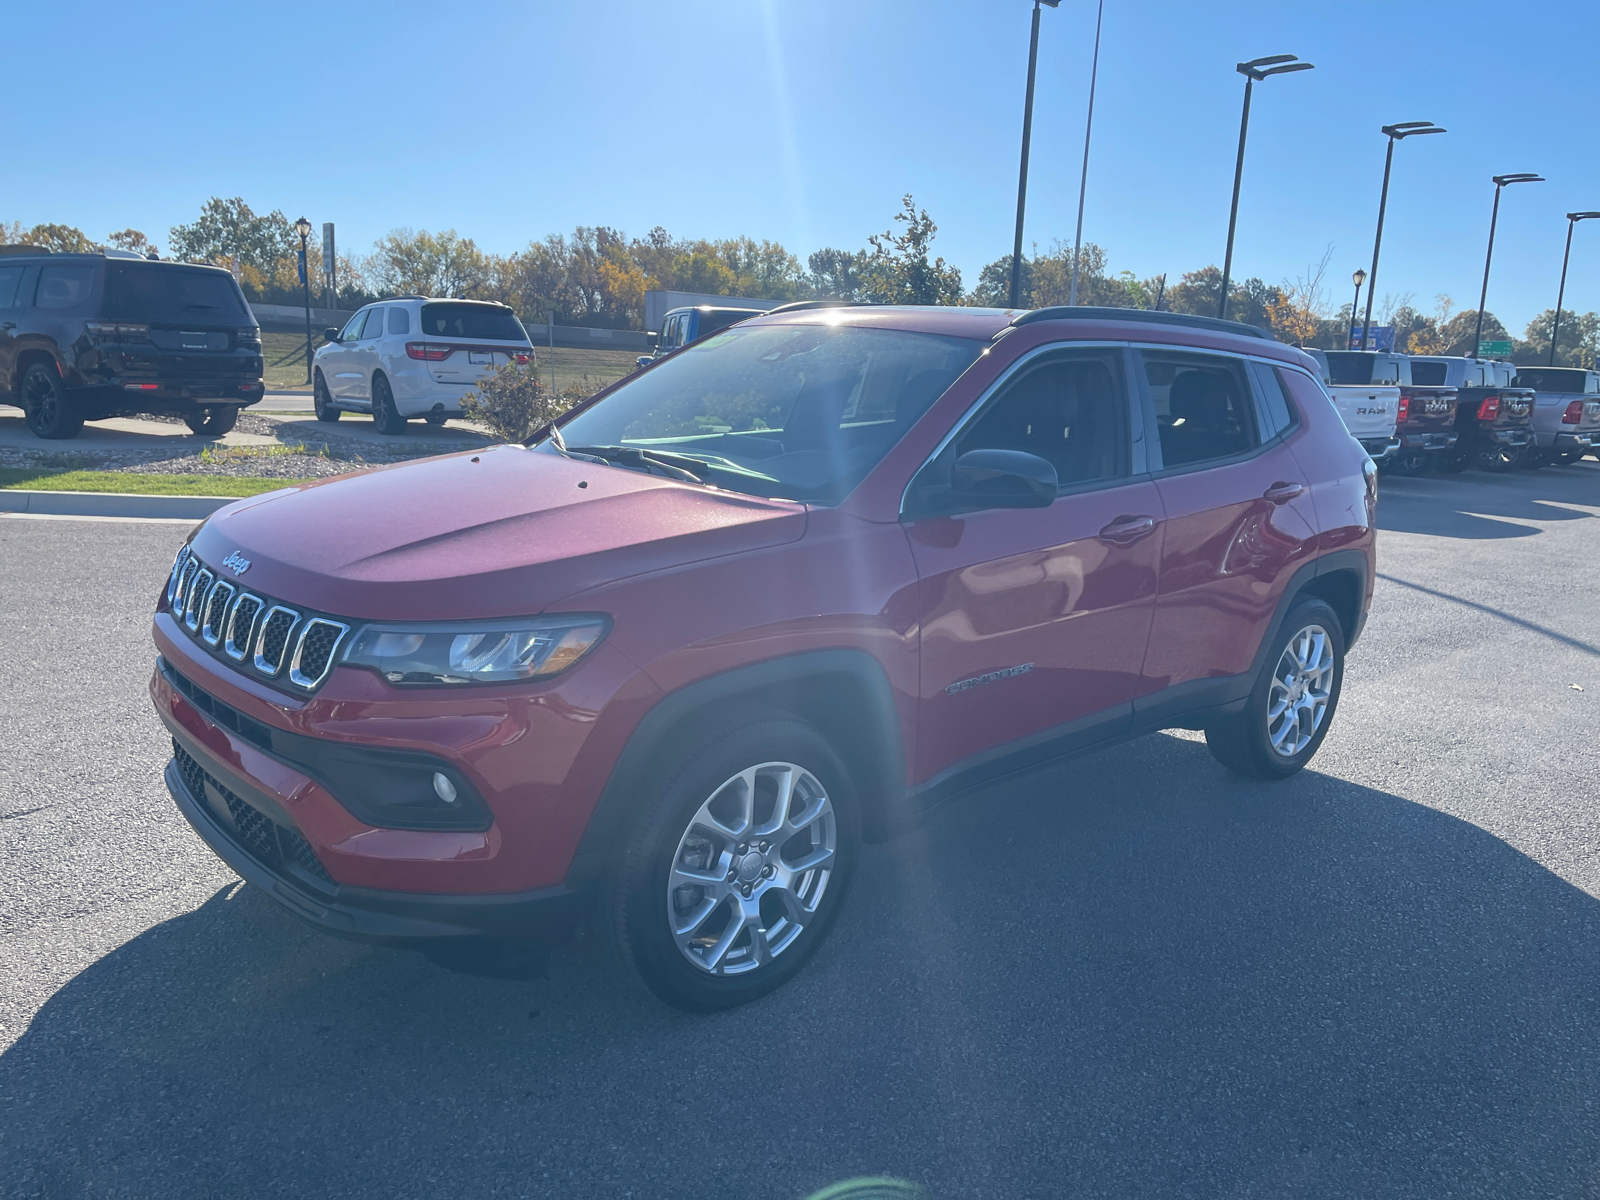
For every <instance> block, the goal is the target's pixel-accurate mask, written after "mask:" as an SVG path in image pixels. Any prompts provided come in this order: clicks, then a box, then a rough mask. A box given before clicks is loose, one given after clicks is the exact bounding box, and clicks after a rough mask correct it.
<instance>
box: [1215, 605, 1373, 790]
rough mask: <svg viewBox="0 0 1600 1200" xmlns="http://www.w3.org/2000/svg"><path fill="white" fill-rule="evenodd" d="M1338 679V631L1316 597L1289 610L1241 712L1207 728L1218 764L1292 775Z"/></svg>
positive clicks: (1327, 720)
mask: <svg viewBox="0 0 1600 1200" xmlns="http://www.w3.org/2000/svg"><path fill="white" fill-rule="evenodd" d="M1343 682H1344V629H1343V627H1342V626H1341V625H1340V624H1339V618H1338V615H1337V614H1335V613H1334V611H1333V609H1331V608H1329V607H1328V605H1327V604H1326V603H1324V602H1323V601H1321V600H1314V599H1306V600H1300V601H1298V602H1296V603H1295V605H1294V606H1293V607H1292V608H1291V609H1290V610H1289V614H1288V616H1287V617H1285V618H1284V621H1283V624H1282V625H1281V626H1280V627H1279V630H1278V636H1277V638H1276V641H1275V644H1274V645H1273V646H1272V648H1271V651H1270V652H1269V653H1268V655H1267V661H1266V663H1265V664H1263V667H1262V672H1261V675H1260V677H1259V678H1258V679H1257V680H1256V683H1255V686H1254V687H1252V688H1251V689H1250V697H1249V699H1248V700H1246V701H1245V706H1244V709H1243V711H1241V712H1239V713H1238V714H1236V715H1235V716H1232V717H1228V718H1225V719H1224V720H1222V721H1219V722H1217V723H1215V724H1214V725H1211V726H1209V727H1208V728H1207V729H1206V746H1207V747H1208V748H1209V749H1210V751H1211V754H1212V756H1213V757H1214V758H1215V759H1216V760H1217V761H1218V762H1220V763H1221V764H1222V765H1223V766H1225V767H1227V768H1229V769H1230V770H1233V771H1237V772H1238V773H1239V774H1241V775H1250V776H1254V777H1255V778H1257V779H1282V778H1284V777H1285V776H1287V775H1293V774H1294V773H1295V772H1296V771H1298V770H1300V768H1301V767H1303V766H1305V765H1306V763H1308V762H1310V761H1311V756H1312V755H1314V754H1315V753H1316V752H1317V749H1318V748H1319V747H1320V746H1321V745H1322V739H1323V738H1325V737H1326V736H1327V734H1328V727H1329V725H1331V724H1332V723H1333V714H1334V711H1335V710H1336V709H1337V708H1338V707H1339V688H1340V686H1341V685H1342V684H1343Z"/></svg>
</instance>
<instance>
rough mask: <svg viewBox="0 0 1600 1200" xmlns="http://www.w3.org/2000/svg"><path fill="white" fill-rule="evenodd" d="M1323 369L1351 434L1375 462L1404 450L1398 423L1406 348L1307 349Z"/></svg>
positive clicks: (1405, 377)
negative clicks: (1400, 351)
mask: <svg viewBox="0 0 1600 1200" xmlns="http://www.w3.org/2000/svg"><path fill="white" fill-rule="evenodd" d="M1307 353H1309V354H1310V355H1311V357H1312V358H1313V359H1315V360H1316V362H1317V365H1318V366H1319V367H1320V368H1321V370H1322V381H1323V383H1324V384H1325V385H1327V389H1328V394H1329V395H1330V396H1332V397H1333V406H1334V408H1336V409H1337V410H1338V412H1339V416H1340V417H1342V418H1343V419H1344V427H1345V428H1346V429H1348V430H1349V431H1350V436H1351V437H1353V438H1355V439H1356V441H1358V442H1360V443H1361V446H1362V449H1364V450H1365V451H1366V452H1367V453H1368V454H1369V455H1371V456H1372V459H1373V461H1374V462H1378V463H1385V462H1388V461H1389V460H1390V459H1392V458H1393V457H1394V456H1395V455H1396V454H1398V453H1400V445H1401V443H1400V437H1399V435H1398V434H1397V433H1396V432H1395V426H1396V423H1397V421H1398V419H1399V412H1400V381H1401V379H1402V378H1404V379H1405V380H1406V382H1407V383H1409V382H1410V376H1409V373H1408V372H1407V367H1408V366H1409V365H1410V364H1409V363H1408V362H1407V361H1406V356H1405V355H1403V354H1389V353H1386V352H1379V351H1367V350H1329V351H1322V350H1310V351H1307Z"/></svg>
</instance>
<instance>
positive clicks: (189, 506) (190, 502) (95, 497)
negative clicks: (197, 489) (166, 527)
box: [0, 488, 248, 521]
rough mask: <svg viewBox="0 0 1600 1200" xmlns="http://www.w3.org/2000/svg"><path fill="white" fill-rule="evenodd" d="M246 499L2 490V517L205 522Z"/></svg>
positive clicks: (0, 491)
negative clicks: (29, 516)
mask: <svg viewBox="0 0 1600 1200" xmlns="http://www.w3.org/2000/svg"><path fill="white" fill-rule="evenodd" d="M247 498H248V497H243V496H140V495H135V494H132V493H128V492H46V491H25V490H21V489H11V488H0V513H6V512H13V513H34V514H39V515H46V516H57V517H165V518H167V519H169V520H179V521H182V520H195V521H200V520H204V519H205V518H206V517H209V516H210V515H211V514H212V513H214V512H216V511H217V509H219V508H221V507H223V505H226V504H232V503H233V502H234V501H235V500H242V499H247Z"/></svg>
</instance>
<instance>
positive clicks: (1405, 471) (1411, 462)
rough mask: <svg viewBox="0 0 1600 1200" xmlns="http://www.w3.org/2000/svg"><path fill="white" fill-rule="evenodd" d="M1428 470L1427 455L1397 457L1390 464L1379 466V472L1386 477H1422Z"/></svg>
mask: <svg viewBox="0 0 1600 1200" xmlns="http://www.w3.org/2000/svg"><path fill="white" fill-rule="evenodd" d="M1427 469H1428V456H1427V455H1426V454H1407V455H1403V456H1402V455H1396V456H1395V457H1394V458H1391V459H1390V460H1389V461H1388V462H1386V463H1379V464H1378V470H1380V471H1382V472H1383V473H1384V474H1385V475H1399V476H1411V475H1421V474H1422V473H1423V472H1424V471H1426V470H1427Z"/></svg>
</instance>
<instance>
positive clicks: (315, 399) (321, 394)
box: [311, 371, 343, 421]
mask: <svg viewBox="0 0 1600 1200" xmlns="http://www.w3.org/2000/svg"><path fill="white" fill-rule="evenodd" d="M311 407H312V408H313V409H314V410H315V411H316V414H317V420H319V421H337V420H338V419H339V418H340V417H341V416H342V415H343V410H342V409H338V408H335V407H334V406H333V397H332V396H331V395H329V394H328V381H327V380H326V379H324V378H323V377H322V372H321V371H318V372H317V374H316V378H315V379H313V380H312V383H311Z"/></svg>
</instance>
